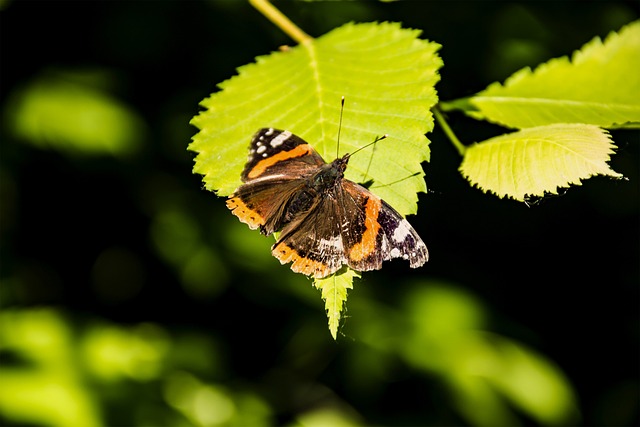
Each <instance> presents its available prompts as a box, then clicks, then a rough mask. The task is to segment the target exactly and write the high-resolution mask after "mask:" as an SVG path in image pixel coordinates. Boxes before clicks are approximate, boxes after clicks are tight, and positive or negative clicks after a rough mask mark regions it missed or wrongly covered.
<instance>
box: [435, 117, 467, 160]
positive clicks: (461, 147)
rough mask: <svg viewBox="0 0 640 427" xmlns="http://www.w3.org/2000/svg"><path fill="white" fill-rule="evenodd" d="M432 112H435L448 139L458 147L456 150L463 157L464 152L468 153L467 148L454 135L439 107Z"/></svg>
mask: <svg viewBox="0 0 640 427" xmlns="http://www.w3.org/2000/svg"><path fill="white" fill-rule="evenodd" d="M431 111H432V112H433V116H434V117H435V118H436V121H437V122H438V124H439V125H440V127H441V128H442V130H443V131H444V133H445V135H447V138H449V141H451V143H452V144H453V146H454V147H456V150H458V153H459V154H460V155H461V156H464V152H465V151H466V149H467V147H465V146H464V144H462V143H461V142H460V140H459V139H458V137H457V136H456V135H455V134H454V133H453V131H452V130H451V128H450V127H449V124H448V123H447V121H446V120H445V118H444V116H443V115H442V113H441V112H440V109H439V108H438V107H437V106H435V107H433V108H432V109H431Z"/></svg>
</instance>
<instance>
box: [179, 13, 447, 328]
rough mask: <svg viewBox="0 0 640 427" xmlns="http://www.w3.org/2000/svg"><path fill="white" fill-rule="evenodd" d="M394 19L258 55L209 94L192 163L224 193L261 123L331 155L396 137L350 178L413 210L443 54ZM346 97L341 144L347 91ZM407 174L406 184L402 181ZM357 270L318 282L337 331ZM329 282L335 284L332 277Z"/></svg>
mask: <svg viewBox="0 0 640 427" xmlns="http://www.w3.org/2000/svg"><path fill="white" fill-rule="evenodd" d="M419 33H420V32H419V31H416V30H407V29H402V28H401V27H400V25H399V24H396V23H370V24H347V25H344V26H342V27H340V28H338V29H336V30H334V31H331V32H330V33H328V34H326V35H324V36H322V37H320V38H318V39H317V40H313V41H311V42H309V43H305V44H302V45H300V46H296V47H293V48H290V49H287V50H285V51H283V52H277V53H273V54H271V55H269V56H263V57H259V58H257V60H256V63H254V64H249V65H245V66H243V67H240V68H239V69H238V72H239V75H238V76H236V77H233V78H232V79H230V80H227V81H225V82H223V83H221V84H220V85H219V86H220V88H221V89H222V90H221V91H220V92H218V93H215V94H213V95H211V96H210V97H209V98H207V99H205V100H204V101H202V106H203V107H205V108H206V110H205V111H203V112H201V113H200V114H199V115H198V116H196V117H194V118H193V120H192V121H191V123H192V124H193V125H195V126H196V127H198V128H199V129H200V132H199V133H198V134H197V135H196V136H195V137H194V138H193V142H192V143H191V144H190V145H189V149H190V150H192V151H195V152H197V153H198V154H197V156H196V159H195V166H194V172H197V173H200V174H202V175H204V178H203V179H204V182H205V186H206V188H207V189H209V190H211V191H215V192H217V194H219V195H221V196H225V195H229V194H231V193H232V192H233V191H234V190H235V189H236V188H237V187H238V186H239V185H240V184H241V181H240V174H241V172H242V169H243V167H244V164H245V162H246V159H247V154H248V145H249V141H250V139H251V136H252V135H253V134H254V133H255V132H256V131H257V130H258V129H259V128H263V127H275V128H280V129H287V130H290V131H292V132H293V133H294V134H296V135H298V136H300V137H302V138H304V139H305V140H307V141H308V142H309V143H310V144H311V145H312V146H314V148H315V149H316V150H317V151H318V152H319V153H320V155H322V156H323V158H324V159H325V160H326V161H331V160H333V159H334V158H335V157H336V156H337V155H341V154H344V153H345V152H353V151H354V150H356V149H357V148H360V147H362V146H363V145H365V144H367V143H368V142H371V141H373V140H374V139H375V138H376V137H379V136H381V135H384V134H388V135H389V137H388V138H386V139H384V140H382V141H381V142H379V143H377V144H376V145H375V146H374V147H372V148H370V149H369V150H367V151H362V152H360V153H359V154H358V155H355V156H353V157H352V158H351V160H350V163H349V168H348V169H347V172H346V176H347V178H349V179H351V180H354V181H360V182H363V181H366V180H371V179H372V180H373V184H372V186H371V187H370V189H371V191H373V192H374V193H376V194H377V195H378V196H380V197H382V198H383V199H384V200H385V201H386V202H387V203H389V204H391V205H392V206H393V207H394V208H395V209H396V210H398V211H399V212H400V213H403V214H409V213H415V212H416V209H417V200H418V196H417V193H418V192H421V191H422V192H424V191H426V185H425V182H424V179H423V176H424V173H423V171H422V167H421V163H422V162H423V161H427V160H429V146H428V145H429V140H428V139H426V137H425V133H427V132H429V131H430V130H431V129H432V128H433V118H432V116H431V113H430V111H429V110H430V108H431V107H432V106H433V105H434V104H435V103H436V101H437V96H436V92H435V88H434V86H435V84H436V82H437V81H438V79H439V76H438V69H439V68H440V67H441V66H442V61H441V60H440V58H439V57H438V56H437V54H436V51H437V50H438V48H439V45H437V44H435V43H430V42H427V41H425V40H420V39H418V38H417V37H418V36H419ZM342 96H344V97H345V99H346V103H345V108H344V118H343V125H342V128H341V129H342V130H341V140H340V147H339V152H338V150H337V148H338V147H337V144H336V137H337V135H338V124H339V119H340V104H341V103H340V100H341V97H342ZM400 183H401V184H400ZM352 276H353V274H349V275H342V276H340V277H339V278H330V279H328V281H317V282H316V284H315V285H316V286H317V287H318V288H319V289H322V291H323V298H324V299H325V300H326V304H327V311H328V316H329V328H330V330H331V333H332V335H333V336H334V338H335V337H336V333H337V328H338V322H339V319H340V312H341V310H342V305H343V303H344V301H345V299H346V289H347V288H351V286H352V284H351V283H350V282H348V280H350V279H351V277H352ZM329 282H330V284H329Z"/></svg>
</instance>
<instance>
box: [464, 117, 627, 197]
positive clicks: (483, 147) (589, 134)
mask: <svg viewBox="0 0 640 427" xmlns="http://www.w3.org/2000/svg"><path fill="white" fill-rule="evenodd" d="M614 148H615V146H614V145H613V143H612V142H611V139H610V137H609V134H608V133H607V132H606V131H604V130H602V129H600V128H599V127H597V126H593V125H583V124H556V125H548V126H539V127H535V128H528V129H523V130H520V131H518V132H514V133H510V134H506V135H501V136H498V137H495V138H491V139H489V140H486V141H484V142H482V143H479V144H474V145H471V146H469V147H467V150H466V151H465V155H464V159H463V161H462V164H461V165H460V172H461V173H462V175H463V176H464V177H465V178H467V180H469V182H470V183H471V184H472V185H476V186H477V187H478V188H480V189H481V190H483V191H485V192H491V193H494V194H496V195H497V196H499V197H501V198H503V197H510V198H513V199H515V200H520V201H524V200H525V198H526V197H527V196H543V195H544V194H545V193H550V194H557V190H558V188H563V187H569V186H570V185H580V181H581V180H583V179H587V178H589V177H591V176H593V175H606V176H611V177H615V178H621V177H622V175H620V174H619V173H617V172H615V171H613V170H612V169H611V168H610V167H609V165H608V164H607V161H608V160H609V156H610V155H611V154H612V153H613V149H614Z"/></svg>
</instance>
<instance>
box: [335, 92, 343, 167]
mask: <svg viewBox="0 0 640 427" xmlns="http://www.w3.org/2000/svg"><path fill="white" fill-rule="evenodd" d="M343 111H344V95H342V100H341V101H340V121H339V122H338V142H337V143H336V158H338V157H339V156H340V131H341V130H342V112H343Z"/></svg>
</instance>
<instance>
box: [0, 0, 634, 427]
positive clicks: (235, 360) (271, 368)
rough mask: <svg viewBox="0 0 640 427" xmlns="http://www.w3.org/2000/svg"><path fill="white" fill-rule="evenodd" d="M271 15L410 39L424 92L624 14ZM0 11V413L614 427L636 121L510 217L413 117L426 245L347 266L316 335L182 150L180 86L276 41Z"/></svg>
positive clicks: (375, 11) (446, 6) (203, 14)
mask: <svg viewBox="0 0 640 427" xmlns="http://www.w3.org/2000/svg"><path fill="white" fill-rule="evenodd" d="M277 5H278V6H280V7H281V8H282V9H283V11H284V12H285V13H286V14H287V15H288V16H290V17H291V18H292V19H293V20H294V21H295V22H296V23H297V24H299V25H300V26H301V27H302V28H304V29H305V30H306V31H308V33H309V34H311V35H313V36H318V35H321V34H323V33H325V32H327V31H329V30H331V29H332V28H334V27H335V26H337V25H341V24H343V23H345V22H349V21H373V20H378V21H383V20H389V21H403V22H404V25H405V26H406V27H412V28H421V29H423V30H424V36H425V37H426V38H428V39H430V40H434V41H436V42H438V43H440V44H442V46H443V49H442V52H441V53H442V58H443V60H444V63H445V67H444V68H443V69H442V80H441V82H440V83H439V85H438V87H437V89H438V91H439V93H440V95H441V98H444V99H454V98H457V97H461V96H466V95H469V94H472V93H476V92H477V91H478V90H480V89H482V88H483V87H485V86H486V85H487V84H488V83H489V82H491V81H494V80H501V79H503V78H504V77H506V76H508V75H509V74H511V73H512V72H513V71H515V70H516V69H518V68H520V67H522V66H524V65H535V64H536V63H538V62H539V58H538V56H540V57H544V58H547V57H556V56H562V55H566V54H568V53H569V52H571V50H573V49H574V48H575V47H576V46H578V45H580V43H582V42H584V41H585V40H588V39H590V38H592V37H593V36H595V35H599V36H601V37H602V36H605V35H606V34H607V33H608V32H609V31H611V30H615V29H618V28H620V27H621V26H622V25H624V24H625V23H628V22H630V21H632V20H634V19H637V18H638V12H637V8H636V7H635V4H634V3H631V2H620V1H612V2H590V3H584V2H583V3H581V4H580V7H576V5H575V4H574V3H569V2H568V3H559V2H536V3H520V4H513V3H501V2H472V1H469V2H388V3H386V2H380V3H378V2H348V3H344V4H343V3H337V2H278V3H277ZM0 19H1V21H2V22H1V25H0V40H1V41H2V44H1V46H0V47H1V49H2V52H1V54H2V58H0V59H1V60H0V66H1V67H2V70H1V71H2V72H1V73H0V79H1V84H0V105H1V106H2V109H3V113H2V117H3V120H4V121H3V126H2V128H1V129H0V133H1V135H0V150H1V151H0V424H1V425H6V426H16V427H26V426H29V427H35V426H55V427H57V426H82V427H86V426H101V425H103V426H114V425H154V426H179V427H183V426H224V425H251V426H260V425H290V426H298V425H300V426H324V425H351V426H356V425H372V424H375V425H474V426H483V425H497V424H503V425H505V424H509V425H518V424H520V425H576V424H583V425H618V426H631V425H638V421H639V419H638V415H639V413H638V400H639V398H638V396H639V393H638V389H639V386H638V384H639V382H638V377H639V375H638V364H637V360H638V357H639V353H640V352H639V351H638V336H640V334H639V330H638V304H637V301H638V296H639V295H638V283H639V282H640V278H639V277H638V271H639V269H638V259H640V254H639V251H638V246H639V242H638V239H637V236H638V235H639V233H640V230H639V229H638V221H637V218H638V186H637V183H638V179H640V174H639V173H638V169H639V167H638V166H639V165H638V158H639V154H638V144H637V142H638V133H637V131H636V132H632V131H619V130H618V131H613V132H612V134H614V133H615V135H614V139H615V140H616V141H617V142H618V145H619V146H620V150H619V152H618V153H617V154H616V155H615V156H614V157H613V158H612V161H611V163H612V167H613V168H614V169H615V170H616V171H619V172H620V173H623V174H624V175H625V176H626V177H628V178H629V181H628V182H616V183H614V185H612V183H611V182H605V181H604V180H602V181H600V180H598V179H594V180H590V182H589V183H585V185H584V186H582V187H580V188H578V189H576V191H574V192H571V193H570V194H567V195H565V196H563V197H556V198H548V199H544V200H543V201H542V202H541V203H540V204H539V205H537V206H534V207H533V208H525V207H520V206H515V205H514V204H513V203H510V202H506V201H499V200H493V198H490V197H487V196H484V195H481V194H477V193H478V192H473V191H469V189H468V187H467V186H466V184H464V182H461V180H460V178H459V175H458V174H457V171H456V168H457V164H458V163H459V157H457V154H456V153H455V150H453V148H452V147H450V146H449V145H447V143H446V140H445V139H444V138H443V137H442V135H441V134H439V132H438V131H436V132H435V133H434V134H433V138H432V141H433V143H432V144H431V146H430V148H431V149H432V161H431V163H430V164H429V165H428V167H426V168H425V172H426V178H427V184H428V186H429V188H432V189H434V192H433V193H431V194H429V195H427V196H426V197H424V198H423V199H422V200H420V205H421V206H420V209H419V212H420V213H421V215H423V216H421V217H420V221H419V224H420V225H421V227H419V230H418V231H419V232H420V234H421V235H422V236H423V237H424V238H425V241H426V242H427V244H428V245H429V249H430V251H431V254H432V259H431V260H430V262H429V264H428V265H427V266H426V267H425V268H422V269H420V270H419V271H408V270H409V269H407V268H406V266H404V265H403V264H402V263H401V262H400V263H395V262H391V263H389V265H388V266H385V268H384V269H382V270H381V271H379V272H376V273H367V274H365V275H363V278H362V281H361V282H360V283H359V285H358V286H356V287H354V289H353V290H351V291H350V304H349V306H348V307H347V312H346V313H345V317H344V321H343V322H342V323H341V325H340V327H339V328H338V331H337V332H338V340H337V342H336V341H333V339H332V338H331V336H330V335H329V334H328V333H327V331H326V323H325V322H326V320H325V318H324V315H323V310H324V307H323V304H322V302H321V301H320V299H319V298H318V291H317V290H316V289H314V288H313V285H312V282H311V281H310V280H307V279H305V278H302V277H300V276H299V275H295V274H291V272H290V271H289V269H288V268H286V267H283V266H281V265H280V263H279V262H278V261H277V260H276V259H274V258H273V257H271V255H270V253H269V247H270V245H271V244H272V242H273V240H272V239H271V238H265V237H264V236H261V235H259V234H258V233H252V232H251V231H250V230H247V229H246V226H244V225H243V224H241V223H240V222H238V221H237V220H236V219H235V218H234V217H233V216H232V215H230V214H229V212H228V210H227V209H226V208H225V206H224V201H223V200H221V199H218V198H216V197H215V196H214V195H213V194H211V193H210V192H207V191H204V190H203V189H202V188H201V182H200V177H198V176H195V175H192V174H191V169H192V166H193V156H192V155H191V154H189V153H188V152H187V151H186V146H187V144H188V141H189V139H190V138H191V137H192V136H193V135H194V133H195V132H196V129H195V128H193V127H190V126H189V125H188V122H189V119H190V118H191V117H193V115H195V114H196V113H197V103H198V102H199V101H200V100H201V99H202V97H203V96H205V95H206V94H207V93H210V92H211V91H212V90H213V89H214V87H215V84H216V83H217V82H221V81H223V80H225V79H227V78H229V77H230V76H232V75H233V74H234V72H235V69H236V68H237V67H238V66H239V65H242V64H246V63H249V62H251V61H252V60H253V58H254V57H256V56H258V55H264V54H267V53H269V52H270V51H273V50H275V49H277V47H278V46H280V45H283V44H287V43H290V41H289V40H287V39H286V37H284V36H283V35H282V34H281V33H280V32H279V31H278V30H277V29H275V28H274V27H273V26H272V25H271V24H270V23H268V22H266V20H265V19H264V18H263V17H261V16H260V15H259V14H257V13H256V12H255V11H254V10H253V9H251V8H250V7H249V6H248V5H247V4H246V3H244V2H235V1H234V2H222V1H209V2H156V3H154V4H153V7H149V4H148V3H145V2H71V3H65V2H58V1H55V2H9V3H8V4H6V3H5V4H3V5H2V7H1V8H0ZM520 22H522V25H520V24H519V23H520ZM522 46H525V48H523V47H522ZM526 46H529V47H528V48H527V47H526ZM527 49H528V50H527ZM514 52H515V53H514ZM518 52H520V53H518ZM523 52H524V53H523ZM503 60H504V62H502V61H503ZM529 61H532V62H534V63H530V62H529ZM87 70H93V71H87ZM25 124H26V125H25ZM452 125H453V126H456V127H457V129H459V134H458V136H459V137H460V138H461V139H463V140H480V139H482V138H484V139H486V138H488V137H490V136H492V134H493V133H494V131H495V129H493V128H492V127H487V126H486V125H483V124H478V123H475V122H472V121H469V122H467V121H455V120H454V122H453V123H452ZM25 126H26V127H25ZM19 129H22V130H21V131H18V130H19ZM25 129H26V130H25ZM427 278H428V279H427ZM436 278H441V279H436ZM454 283H455V285H453V284H454ZM471 288H472V289H473V294H472V293H471V292H470V291H469V290H468V289H471Z"/></svg>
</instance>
